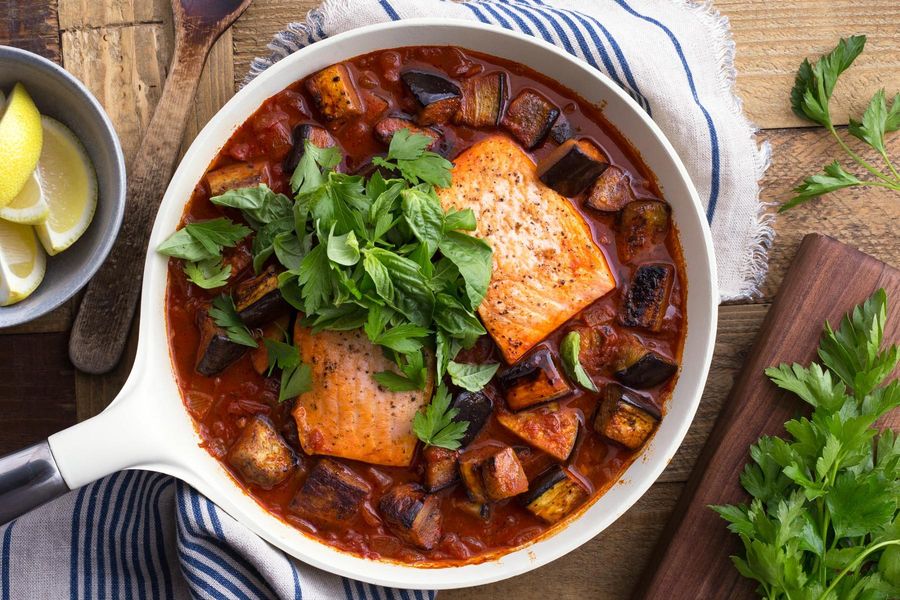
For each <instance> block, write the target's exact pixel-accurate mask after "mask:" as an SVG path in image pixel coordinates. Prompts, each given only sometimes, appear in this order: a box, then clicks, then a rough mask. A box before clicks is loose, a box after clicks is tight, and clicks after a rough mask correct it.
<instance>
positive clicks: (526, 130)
mask: <svg viewBox="0 0 900 600" xmlns="http://www.w3.org/2000/svg"><path fill="white" fill-rule="evenodd" d="M557 117H559V109H558V108H557V107H556V106H555V105H554V104H553V103H552V102H550V101H549V100H547V99H546V98H544V96H542V95H541V94H539V93H537V92H535V91H533V90H523V91H522V92H520V93H519V95H518V96H516V97H515V98H513V100H512V102H510V103H509V108H507V109H506V114H505V115H504V116H503V119H502V120H501V121H500V123H501V125H503V127H504V128H505V129H506V130H507V131H509V132H510V133H511V134H512V135H513V137H514V138H516V139H517V140H519V143H520V144H522V146H524V147H525V148H526V149H528V150H530V149H532V148H534V147H535V146H537V145H538V144H540V143H541V142H543V141H544V138H545V137H547V134H548V133H550V129H551V128H552V127H553V124H554V123H555V122H556V118H557Z"/></svg>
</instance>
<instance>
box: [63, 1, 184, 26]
mask: <svg viewBox="0 0 900 600" xmlns="http://www.w3.org/2000/svg"><path fill="white" fill-rule="evenodd" d="M171 22H172V10H171V8H170V7H169V2H168V1H167V0H59V27H60V28H61V29H63V30H69V29H78V28H83V27H86V28H97V27H111V26H115V25H138V24H144V25H149V24H167V25H169V24H171Z"/></svg>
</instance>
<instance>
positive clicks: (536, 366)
mask: <svg viewBox="0 0 900 600" xmlns="http://www.w3.org/2000/svg"><path fill="white" fill-rule="evenodd" d="M500 384H501V385H502V386H503V388H504V390H505V396H506V404H507V405H508V406H509V407H510V408H511V409H513V410H522V409H523V408H528V407H529V406H534V405H536V404H541V403H543V402H550V401H551V400H557V399H559V398H562V397H563V396H566V395H568V394H571V393H572V386H571V385H569V382H568V381H567V380H566V378H565V377H564V376H563V374H562V371H561V370H560V369H559V367H558V366H557V364H556V361H555V360H554V358H553V354H552V353H551V352H550V351H549V350H548V349H547V348H539V349H538V350H536V351H534V352H532V353H531V354H529V355H528V356H526V357H524V358H522V359H521V360H519V362H517V363H516V364H515V365H513V366H512V367H510V368H509V369H508V370H507V371H506V372H505V373H503V374H502V375H501V376H500Z"/></svg>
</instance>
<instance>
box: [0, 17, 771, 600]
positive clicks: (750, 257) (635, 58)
mask: <svg viewBox="0 0 900 600" xmlns="http://www.w3.org/2000/svg"><path fill="white" fill-rule="evenodd" d="M420 16H429V17H437V16H446V17H448V18H457V19H473V20H478V21H481V22H485V23H493V24H496V25H499V26H502V27H506V28H509V29H514V30H517V31H522V32H524V33H526V34H529V35H534V36H537V37H540V38H542V39H545V40H547V41H549V42H551V43H553V44H556V45H558V46H560V47H562V48H564V49H565V50H566V51H568V52H569V53H571V54H573V55H575V56H577V57H579V58H581V59H582V60H585V61H587V62H588V63H590V64H591V65H593V66H594V67H596V68H597V69H599V70H601V71H603V72H604V73H606V74H608V75H609V76H610V77H611V78H612V79H613V80H614V81H616V82H617V83H618V84H619V85H621V86H622V87H623V88H624V89H625V90H626V91H627V92H628V93H629V94H631V95H632V97H633V98H635V100H636V101H637V102H638V103H639V104H640V105H641V106H642V107H643V108H644V109H645V110H646V111H647V112H648V114H650V115H651V116H652V117H653V118H654V119H655V120H656V122H657V123H658V124H659V125H660V127H661V128H662V129H663V131H664V132H665V133H666V135H667V136H668V137H669V140H670V141H671V142H672V144H673V145H674V146H675V148H676V149H677V150H678V152H679V154H680V155H681V157H682V159H683V160H684V161H685V164H686V166H687V168H688V171H689V172H690V174H691V176H692V178H693V180H694V183H695V185H696V186H697V189H698V191H699V192H700V196H701V198H702V199H703V200H704V203H705V206H706V210H707V217H708V219H709V221H710V223H711V227H712V232H713V239H714V242H715V246H716V259H717V262H718V268H719V269H718V270H719V278H720V279H719V287H720V289H721V291H722V296H723V298H725V299H734V298H738V297H742V296H749V295H752V294H754V293H756V290H757V287H758V285H759V283H760V282H761V280H762V278H763V277H764V276H765V268H766V251H767V248H768V245H769V243H770V240H771V236H772V231H771V227H770V217H769V216H768V214H767V212H766V207H764V206H763V205H762V204H761V203H760V202H759V186H758V183H757V182H758V180H759V179H760V178H761V177H762V175H763V173H764V171H765V169H766V167H767V165H768V148H767V147H765V146H763V147H759V146H757V144H756V142H755V140H754V130H753V128H752V126H751V125H750V123H749V122H748V121H747V120H746V119H745V118H744V117H743V115H742V113H741V108H740V101H739V99H738V98H737V97H736V96H735V95H734V93H733V91H732V88H733V82H734V69H733V65H732V62H733V55H734V45H733V43H732V41H731V39H730V35H729V33H728V24H727V21H726V20H725V19H723V18H721V17H719V16H718V15H717V14H715V13H714V12H713V11H712V10H711V9H710V8H709V7H707V6H705V5H693V4H689V3H687V2H686V1H683V0H676V1H673V2H662V1H659V0H655V1H654V0H555V1H552V2H550V1H546V2H542V1H540V0H530V1H519V2H512V1H498V2H490V1H470V2H465V3H462V2H449V1H444V0H377V1H374V0H328V1H326V2H325V3H324V4H323V5H322V6H321V7H319V8H318V9H316V10H313V11H311V12H310V13H309V15H308V17H307V20H306V22H304V23H293V24H290V25H289V26H288V28H287V30H285V31H283V32H282V33H280V34H279V35H278V36H277V37H276V39H275V40H274V41H273V42H272V44H271V45H270V49H271V51H272V54H271V55H270V56H269V57H267V58H261V59H256V60H255V61H254V62H253V65H252V68H251V72H250V75H249V76H248V80H249V79H250V78H252V77H253V76H255V75H257V74H258V73H260V72H261V71H262V70H263V69H265V68H266V67H268V66H270V65H271V64H272V63H274V62H275V61H277V60H279V59H281V58H284V57H285V56H287V55H288V54H290V53H291V52H294V51H296V50H298V49H299V48H302V47H305V46H307V45H309V44H312V43H314V42H316V41H317V40H320V39H323V38H325V37H327V36H329V35H333V34H335V33H339V32H342V31H346V30H348V29H353V28H355V27H359V26H362V25H368V24H371V23H376V22H380V21H387V20H396V19H401V18H409V17H420ZM434 596H435V593H434V592H424V591H413V590H391V589H385V588H379V587H376V586H371V585H368V584H364V583H360V582H357V581H352V580H348V579H345V578H342V577H337V576H334V575H330V574H328V573H324V572H322V571H319V570H317V569H314V568H312V567H310V566H308V565H305V564H302V563H300V562H298V561H296V560H293V559H291V558H289V557H288V556H286V555H285V554H284V553H283V552H281V551H279V550H277V549H275V548H273V547H272V546H270V545H268V544H267V543H266V542H264V541H262V540H261V539H260V538H258V537H256V536H255V535H254V534H252V533H251V532H250V531H249V530H247V529H245V528H244V527H243V526H241V525H240V524H239V523H237V522H236V521H234V520H233V519H232V518H231V517H229V516H228V515H227V514H225V513H224V512H223V511H221V510H219V509H217V508H216V507H215V506H214V505H213V504H212V503H211V502H210V501H209V500H207V499H206V498H204V497H203V496H201V495H199V494H198V493H197V492H195V491H194V490H192V489H191V488H189V487H188V486H186V485H185V484H183V483H181V482H177V481H175V480H174V479H172V478H169V477H166V476H163V475H159V474H154V473H146V472H140V471H130V472H124V473H117V474H115V475H112V476H111V477H108V478H106V479H103V480H101V481H99V482H97V483H94V484H92V485H89V486H87V487H85V488H82V489H80V490H78V491H75V492H72V493H71V494H68V495H67V496H64V497H63V498H60V499H59V500H57V501H55V502H53V503H51V504H48V505H46V506H44V507H42V508H39V509H37V510H35V511H33V512H32V513H30V514H28V515H25V516H24V517H22V518H20V519H18V520H17V521H14V522H13V523H10V524H9V525H6V526H5V527H2V528H0V599H17V600H18V599H21V598H28V599H31V598H61V597H72V598H189V597H193V598H241V599H243V598H254V599H255V598H296V599H300V598H303V599H306V600H312V599H319V598H322V599H332V598H338V599H346V600H368V599H370V598H371V599H372V600H424V599H425V598H429V599H431V598H434Z"/></svg>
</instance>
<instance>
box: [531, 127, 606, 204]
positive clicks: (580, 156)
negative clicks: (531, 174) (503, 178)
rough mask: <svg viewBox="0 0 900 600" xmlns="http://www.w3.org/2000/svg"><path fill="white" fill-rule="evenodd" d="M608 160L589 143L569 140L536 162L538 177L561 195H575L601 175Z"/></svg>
mask: <svg viewBox="0 0 900 600" xmlns="http://www.w3.org/2000/svg"><path fill="white" fill-rule="evenodd" d="M608 166H609V161H608V159H607V158H606V155H605V154H603V152H601V151H600V149H599V148H597V147H596V146H595V145H594V144H592V143H591V142H589V141H588V140H574V139H572V140H568V141H567V142H565V143H563V144H562V145H561V146H559V147H558V148H557V149H556V150H554V151H553V152H551V153H550V154H548V155H547V157H546V158H544V160H542V161H541V162H539V163H538V167H537V173H538V178H540V180H541V181H542V182H544V185H546V186H548V187H550V188H552V189H554V190H556V191H557V192H559V193H560V194H562V195H563V196H568V197H572V196H577V195H578V194H580V193H581V192H583V191H584V190H585V189H587V187H588V186H589V185H591V184H592V183H594V181H595V180H596V179H597V178H598V177H599V176H600V175H602V174H603V171H605V170H606V167H608Z"/></svg>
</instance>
